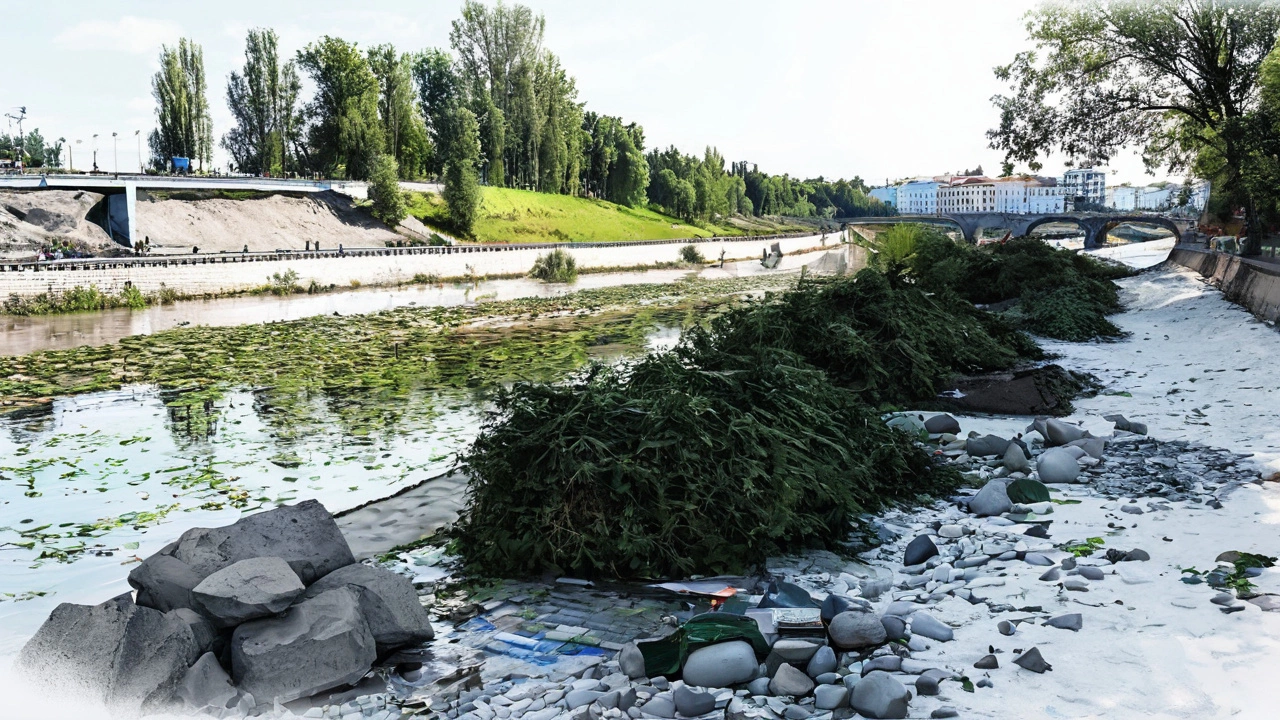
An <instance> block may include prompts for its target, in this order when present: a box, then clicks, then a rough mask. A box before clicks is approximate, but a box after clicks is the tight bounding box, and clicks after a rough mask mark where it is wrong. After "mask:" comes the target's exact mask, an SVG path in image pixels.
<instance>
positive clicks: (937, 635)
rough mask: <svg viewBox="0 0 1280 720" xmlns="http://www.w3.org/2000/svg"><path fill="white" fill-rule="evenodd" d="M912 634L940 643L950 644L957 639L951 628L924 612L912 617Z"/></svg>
mask: <svg viewBox="0 0 1280 720" xmlns="http://www.w3.org/2000/svg"><path fill="white" fill-rule="evenodd" d="M911 634H912V635H923V636H924V637H927V638H929V639H931V640H937V641H938V642H950V641H951V640H952V639H953V638H954V637H955V631H954V630H952V629H951V627H950V626H948V625H947V624H946V623H944V622H942V621H941V620H939V619H937V618H935V617H934V616H932V615H930V614H929V613H924V612H918V613H915V614H914V615H912V616H911Z"/></svg>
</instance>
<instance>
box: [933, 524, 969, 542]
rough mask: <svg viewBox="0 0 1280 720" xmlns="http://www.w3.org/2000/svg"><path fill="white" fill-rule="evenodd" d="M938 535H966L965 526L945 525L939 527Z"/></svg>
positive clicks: (954, 536)
mask: <svg viewBox="0 0 1280 720" xmlns="http://www.w3.org/2000/svg"><path fill="white" fill-rule="evenodd" d="M938 537H944V538H949V539H955V538H959V537H964V528H963V527H961V526H959V525H943V526H942V527H940V528H938Z"/></svg>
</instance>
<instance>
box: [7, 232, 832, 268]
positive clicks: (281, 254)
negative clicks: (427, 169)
mask: <svg viewBox="0 0 1280 720" xmlns="http://www.w3.org/2000/svg"><path fill="white" fill-rule="evenodd" d="M816 234H818V233H786V234H781V235H739V236H733V237H710V238H676V239H670V240H621V241H618V242H581V243H510V244H493V245H429V246H423V247H402V248H401V247H388V248H350V249H345V248H344V249H342V250H296V251H295V250H276V251H272V252H250V253H244V252H219V253H216V254H209V255H200V254H197V253H192V254H191V255H148V256H141V257H119V258H78V259H73V260H35V261H29V262H18V263H15V262H4V263H0V273H5V272H67V271H80V270H110V269H120V268H126V267H179V266H183V265H216V264H219V263H241V262H276V261H284V260H314V259H320V258H358V257H388V256H397V255H462V254H470V253H487V252H511V251H515V250H550V249H553V248H570V249H572V248H606V247H629V246H633V245H689V244H697V243H708V242H759V241H762V240H765V241H767V240H784V239H789V238H800V237H811V236H813V235H816Z"/></svg>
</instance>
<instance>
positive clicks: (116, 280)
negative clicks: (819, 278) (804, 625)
mask: <svg viewBox="0 0 1280 720" xmlns="http://www.w3.org/2000/svg"><path fill="white" fill-rule="evenodd" d="M688 242H689V241H687V240H677V241H670V242H636V243H616V244H590V245H587V244H583V245H581V246H573V245H563V246H561V247H563V248H564V249H565V250H567V251H568V252H570V253H572V254H573V256H574V258H575V259H576V260H577V262H578V268H579V269H580V270H591V269H600V268H619V267H626V268H631V267H641V266H645V265H654V264H655V263H670V262H674V261H676V260H678V259H679V252H680V248H681V247H683V246H684V245H686V244H688ZM839 242H840V241H839V236H838V235H831V236H828V237H827V239H826V245H825V248H824V247H823V241H822V236H821V235H805V236H800V237H786V238H726V239H717V240H703V241H700V242H698V243H697V246H698V249H699V250H701V252H702V255H703V256H704V257H705V258H706V259H707V260H708V261H714V260H716V259H718V258H719V257H720V251H721V249H722V248H723V249H724V251H725V257H726V259H729V260H736V259H747V258H752V257H756V258H758V257H760V255H761V252H762V251H765V250H768V249H769V248H770V246H771V245H772V244H773V243H778V244H779V245H780V246H781V249H782V252H783V254H784V257H783V262H782V264H781V265H780V268H781V269H787V268H791V269H796V268H798V267H799V266H800V265H802V264H805V263H806V262H808V261H809V260H810V259H814V260H816V259H817V258H818V257H819V256H818V255H813V256H812V258H807V257H806V258H805V259H804V260H801V259H800V258H799V257H796V255H795V254H797V253H811V252H812V251H815V250H822V249H825V250H829V251H830V250H836V249H839V247H840V245H839ZM549 249H550V246H547V247H512V246H502V245H487V246H485V245H481V246H456V247H429V248H376V249H360V250H349V251H347V252H346V253H344V254H342V255H338V254H337V253H336V252H331V251H328V250H326V251H325V252H323V253H256V254H255V253H251V254H249V255H241V254H239V253H225V254H217V255H212V254H211V255H204V256H192V255H182V256H171V257H168V258H162V257H151V258H145V259H141V260H135V259H125V260H120V261H110V260H103V261H96V262H91V263H74V264H57V263H48V264H42V265H41V266H39V267H36V266H34V265H23V266H8V267H4V268H0V298H4V297H10V296H14V295H16V296H19V297H33V296H35V295H39V294H40V293H46V292H54V293H57V292H65V291H67V290H70V289H72V288H74V287H77V286H79V287H88V286H90V285H93V286H96V287H97V288H98V289H99V290H100V291H103V292H108V293H118V292H119V291H120V290H121V289H123V288H124V287H125V285H126V283H132V285H133V286H134V287H136V288H138V289H139V290H141V291H142V292H144V293H150V292H156V291H158V290H160V288H161V286H162V285H163V286H165V287H168V288H172V289H173V290H176V291H177V292H179V293H180V294H182V295H203V294H210V295H217V294H229V293H236V292H243V291H246V290H252V289H254V288H259V287H261V286H263V285H266V284H267V283H268V282H269V281H270V278H271V276H272V275H273V274H276V273H280V274H284V273H286V272H288V271H290V270H292V271H294V272H296V273H297V274H298V280H297V282H298V284H300V285H302V286H303V287H306V286H307V285H308V284H309V283H310V282H311V281H313V280H314V281H315V282H316V283H317V284H320V285H325V286H327V285H338V286H349V285H352V284H354V283H359V284H361V285H399V284H403V283H408V282H412V281H413V278H414V276H415V275H435V276H437V277H439V278H456V277H466V276H471V275H477V276H502V275H522V274H525V273H527V272H529V270H530V268H532V267H533V263H534V260H536V259H537V257H538V255H540V254H543V253H546V252H548V250H549Z"/></svg>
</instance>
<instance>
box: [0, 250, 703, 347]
mask: <svg viewBox="0 0 1280 720" xmlns="http://www.w3.org/2000/svg"><path fill="white" fill-rule="evenodd" d="M691 274H696V273H694V272H692V271H690V270H648V271H636V272H620V273H591V274H584V275H579V276H578V281H577V282H576V283H574V284H572V285H563V284H549V283H544V282H540V281H538V280H532V279H529V278H516V279H507V280H485V281H481V282H479V283H476V284H474V285H470V284H460V283H459V284H454V283H451V284H446V285H409V286H403V287H396V288H391V289H378V288H370V289H362V290H349V291H343V292H333V293H324V294H318V295H305V294H299V295H287V296H283V297H278V296H275V295H241V296H238V297H229V298H218V299H211V300H186V301H183V302H178V303H174V304H172V305H153V306H150V307H147V308H145V309H142V310H130V309H128V308H117V309H115V310H106V311H103V312H96V313H72V314H67V315H32V316H25V317H18V316H11V315H0V337H2V338H3V341H0V354H4V355H26V354H28V353H33V352H36V351H39V350H61V349H66V348H73V347H79V346H81V345H107V344H110V343H114V342H118V341H119V340H121V339H123V338H126V337H130V336H133V335H151V334H153V333H157V332H161V331H164V330H169V329H172V328H176V327H184V326H188V325H205V326H209V327H225V326H232V325H247V324H251V323H266V322H279V321H284V320H297V319H300V318H305V317H314V316H316V315H334V314H341V315H358V314H364V313H374V312H379V311H383V310H392V309H394V308H399V307H408V306H417V307H431V306H445V307H449V306H456V305H466V304H468V303H474V302H476V301H477V300H511V299H515V298H523V297H554V296H556V295H564V294H566V293H572V292H577V291H578V290H588V289H594V288H602V287H614V286H617V285H631V284H641V283H646V284H658V283H671V282H675V281H677V280H680V279H681V278H685V277H688V276H689V275H691ZM703 275H704V276H708V277H712V276H715V275H725V276H727V273H725V272H723V271H717V270H714V269H712V270H706V271H704V272H703Z"/></svg>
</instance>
